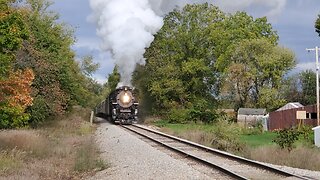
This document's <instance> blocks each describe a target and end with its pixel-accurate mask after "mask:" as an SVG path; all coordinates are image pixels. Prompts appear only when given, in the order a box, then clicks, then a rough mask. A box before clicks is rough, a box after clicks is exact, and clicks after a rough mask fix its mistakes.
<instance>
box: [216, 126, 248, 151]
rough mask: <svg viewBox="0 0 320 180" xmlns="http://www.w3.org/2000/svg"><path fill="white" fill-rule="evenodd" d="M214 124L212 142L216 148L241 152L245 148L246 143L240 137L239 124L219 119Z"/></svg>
mask: <svg viewBox="0 0 320 180" xmlns="http://www.w3.org/2000/svg"><path fill="white" fill-rule="evenodd" d="M214 126H215V128H214V130H213V131H212V133H213V139H212V142H211V144H212V146H213V147H214V148H217V149H220V150H223V151H231V152H241V151H242V150H243V149H244V145H243V144H242V143H241V142H240V139H239V135H240V131H241V130H240V128H239V127H238V126H236V125H233V124H231V123H228V122H227V121H219V122H217V123H215V124H214Z"/></svg>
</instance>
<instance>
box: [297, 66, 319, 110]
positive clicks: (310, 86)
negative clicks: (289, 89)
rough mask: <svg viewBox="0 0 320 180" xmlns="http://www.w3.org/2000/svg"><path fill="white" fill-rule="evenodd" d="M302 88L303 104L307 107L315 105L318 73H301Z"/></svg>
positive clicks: (308, 71) (307, 71)
mask: <svg viewBox="0 0 320 180" xmlns="http://www.w3.org/2000/svg"><path fill="white" fill-rule="evenodd" d="M299 80H300V86H301V90H302V91H301V103H302V104H305V105H310V104H315V102H316V87H315V84H316V73H315V72H313V71H312V70H306V71H303V72H301V73H299Z"/></svg>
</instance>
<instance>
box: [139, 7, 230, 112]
mask: <svg viewBox="0 0 320 180" xmlns="http://www.w3.org/2000/svg"><path fill="white" fill-rule="evenodd" d="M224 16H225V15H224V13H223V12H221V11H220V10H219V9H218V8H217V7H215V6H212V5H208V4H202V5H187V6H185V7H184V8H183V10H174V11H173V12H171V13H169V14H168V15H167V16H166V17H165V19H164V26H163V27H162V29H161V30H160V31H159V32H158V34H157V35H156V36H155V40H154V41H153V43H152V44H151V47H150V48H148V49H147V52H146V54H145V56H146V58H147V63H146V66H145V74H144V76H146V77H149V78H148V80H147V82H146V83H147V88H146V89H148V91H149V92H150V95H151V96H152V97H153V98H154V99H155V101H156V104H157V106H158V107H161V108H165V109H167V108H171V107H190V106H191V104H192V102H194V101H196V100H199V99H205V100H206V101H207V102H213V101H212V100H213V98H212V96H211V92H212V89H213V88H212V84H213V83H212V82H214V81H215V80H214V78H215V76H214V71H213V62H214V56H213V49H214V42H213V41H211V40H210V36H208V34H209V26H210V25H211V24H212V23H215V22H218V21H221V20H222V19H224Z"/></svg>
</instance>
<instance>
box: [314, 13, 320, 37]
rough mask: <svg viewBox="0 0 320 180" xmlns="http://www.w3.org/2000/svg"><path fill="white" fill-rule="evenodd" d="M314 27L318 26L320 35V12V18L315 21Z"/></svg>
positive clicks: (317, 29) (317, 30) (319, 16)
mask: <svg viewBox="0 0 320 180" xmlns="http://www.w3.org/2000/svg"><path fill="white" fill-rule="evenodd" d="M314 27H315V28H316V32H317V33H318V35H319V36H320V14H319V15H318V18H317V20H316V22H315V25H314Z"/></svg>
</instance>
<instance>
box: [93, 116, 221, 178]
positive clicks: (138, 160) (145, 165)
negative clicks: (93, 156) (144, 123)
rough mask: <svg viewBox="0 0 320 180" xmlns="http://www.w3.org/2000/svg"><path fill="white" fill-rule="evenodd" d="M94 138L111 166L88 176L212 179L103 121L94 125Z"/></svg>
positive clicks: (103, 156)
mask: <svg viewBox="0 0 320 180" xmlns="http://www.w3.org/2000/svg"><path fill="white" fill-rule="evenodd" d="M96 141H97V144H98V145H99V148H100V150H102V155H101V157H102V158H103V159H105V160H106V161H107V162H108V163H109V164H110V166H111V167H110V168H108V169H106V170H104V171H101V172H98V173H97V174H96V175H95V176H94V177H92V178H90V179H139V180H140V179H141V180H143V179H212V176H207V175H206V174H204V173H203V172H200V171H198V170H196V169H194V168H192V166H190V165H188V164H186V163H185V162H184V161H180V160H178V159H174V158H173V157H171V156H169V155H168V154H166V153H164V152H162V151H159V150H157V149H156V148H153V147H152V146H150V145H149V144H147V143H146V142H144V141H142V140H140V139H139V138H137V137H135V136H133V135H131V134H130V133H128V132H127V131H125V130H123V129H121V128H120V127H118V126H116V125H112V124H110V123H107V122H106V123H101V124H100V126H99V127H98V129H97V131H96ZM217 177H219V175H218V176H217ZM218 179H219V178H218Z"/></svg>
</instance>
